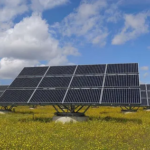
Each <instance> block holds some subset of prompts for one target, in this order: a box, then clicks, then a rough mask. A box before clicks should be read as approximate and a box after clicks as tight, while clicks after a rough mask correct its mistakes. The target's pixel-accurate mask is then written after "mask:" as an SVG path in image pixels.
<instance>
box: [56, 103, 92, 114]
mask: <svg viewBox="0 0 150 150" xmlns="http://www.w3.org/2000/svg"><path fill="white" fill-rule="evenodd" d="M53 107H54V109H55V110H56V113H55V115H56V116H85V115H84V114H85V112H86V111H87V110H88V109H89V108H90V105H89V106H86V108H85V109H83V107H84V105H81V106H80V105H78V106H75V105H56V106H55V105H53ZM82 109H83V111H82V112H81V110H82ZM79 111H80V112H79Z"/></svg>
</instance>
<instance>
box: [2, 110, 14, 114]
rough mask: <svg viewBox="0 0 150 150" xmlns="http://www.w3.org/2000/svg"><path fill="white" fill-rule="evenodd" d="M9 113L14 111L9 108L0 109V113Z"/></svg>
mask: <svg viewBox="0 0 150 150" xmlns="http://www.w3.org/2000/svg"><path fill="white" fill-rule="evenodd" d="M7 113H12V111H8V110H2V109H0V114H3V115H4V114H7Z"/></svg>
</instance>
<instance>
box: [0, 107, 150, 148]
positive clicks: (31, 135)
mask: <svg viewBox="0 0 150 150" xmlns="http://www.w3.org/2000/svg"><path fill="white" fill-rule="evenodd" d="M54 112H55V110H54V109H53V108H52V107H51V106H44V107H42V106H39V107H37V108H36V109H29V107H23V106H22V107H17V108H16V110H15V112H14V113H8V114H0V150H3V149H6V150H21V149H22V150H32V149H33V150H99V149H102V150H132V149H133V150H138V149H139V150H142V149H144V150H149V149H150V112H146V111H143V110H142V108H141V109H139V110H138V112H136V113H132V114H122V113H121V109H120V108H119V107H117V108H113V107H99V108H90V109H89V110H88V111H87V113H86V115H87V116H89V117H90V119H89V121H87V122H80V123H68V124H61V123H54V122H52V116H53V114H54Z"/></svg>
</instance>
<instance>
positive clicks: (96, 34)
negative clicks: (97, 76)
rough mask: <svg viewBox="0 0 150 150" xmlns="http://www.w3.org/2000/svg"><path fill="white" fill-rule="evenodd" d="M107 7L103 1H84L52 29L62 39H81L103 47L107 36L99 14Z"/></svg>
mask: <svg viewBox="0 0 150 150" xmlns="http://www.w3.org/2000/svg"><path fill="white" fill-rule="evenodd" d="M106 7H107V2H106V1H105V0H100V1H99V0H84V1H81V3H80V5H79V7H78V8H77V9H75V10H74V12H72V13H70V14H69V15H68V16H67V17H65V18H64V19H63V21H62V22H61V23H56V24H55V25H53V26H52V28H57V29H58V30H59V32H60V33H61V34H62V35H63V36H64V37H72V36H76V37H83V38H84V39H86V40H87V41H88V42H90V43H92V44H99V45H101V46H103V45H105V44H106V42H105V40H106V37H107V35H108V32H107V29H106V28H105V27H104V26H103V25H102V22H103V16H102V15H101V14H100V12H101V11H102V10H103V9H104V8H106Z"/></svg>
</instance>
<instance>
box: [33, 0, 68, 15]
mask: <svg viewBox="0 0 150 150" xmlns="http://www.w3.org/2000/svg"><path fill="white" fill-rule="evenodd" d="M68 2H69V0H31V9H32V10H33V11H37V12H42V11H43V10H46V9H52V8H54V7H57V6H60V5H64V4H66V3H68Z"/></svg>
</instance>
